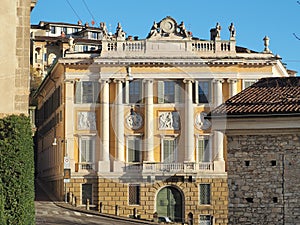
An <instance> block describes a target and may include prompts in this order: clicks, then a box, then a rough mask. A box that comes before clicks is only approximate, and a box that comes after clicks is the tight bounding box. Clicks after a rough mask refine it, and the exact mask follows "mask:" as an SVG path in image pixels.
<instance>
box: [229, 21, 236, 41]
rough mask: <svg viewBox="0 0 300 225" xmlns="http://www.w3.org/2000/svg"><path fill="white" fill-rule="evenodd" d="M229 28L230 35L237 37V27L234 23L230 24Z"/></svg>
mask: <svg viewBox="0 0 300 225" xmlns="http://www.w3.org/2000/svg"><path fill="white" fill-rule="evenodd" d="M228 29H229V32H230V37H231V38H234V37H235V27H234V25H233V23H231V24H230V26H229V27H228Z"/></svg>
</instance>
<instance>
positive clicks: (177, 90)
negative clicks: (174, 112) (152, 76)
mask: <svg viewBox="0 0 300 225" xmlns="http://www.w3.org/2000/svg"><path fill="white" fill-rule="evenodd" d="M180 102H181V87H180V84H179V83H178V82H175V103H180Z"/></svg>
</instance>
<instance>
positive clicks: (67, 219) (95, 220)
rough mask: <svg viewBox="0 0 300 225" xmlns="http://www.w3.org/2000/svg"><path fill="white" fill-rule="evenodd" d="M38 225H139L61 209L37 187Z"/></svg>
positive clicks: (36, 209) (36, 208) (36, 207)
mask: <svg viewBox="0 0 300 225" xmlns="http://www.w3.org/2000/svg"><path fill="white" fill-rule="evenodd" d="M35 211H36V212H35V214H36V216H35V218H36V225H77V224H84V225H96V224H97V225H126V224H128V225H138V224H140V223H132V222H128V221H122V220H116V219H112V218H107V217H102V216H98V215H90V214H86V213H82V212H76V211H72V210H68V209H64V208H61V207H59V206H57V205H55V204H54V203H53V202H52V201H51V200H50V199H49V198H48V196H47V194H46V193H45V192H44V191H43V190H42V189H41V188H40V187H39V186H36V197H35Z"/></svg>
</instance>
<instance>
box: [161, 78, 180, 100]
mask: <svg viewBox="0 0 300 225" xmlns="http://www.w3.org/2000/svg"><path fill="white" fill-rule="evenodd" d="M157 90H158V93H157V96H158V103H176V102H180V85H179V83H178V82H177V81H158V83H157Z"/></svg>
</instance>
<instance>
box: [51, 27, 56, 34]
mask: <svg viewBox="0 0 300 225" xmlns="http://www.w3.org/2000/svg"><path fill="white" fill-rule="evenodd" d="M50 33H51V34H55V33H56V27H54V26H51V27H50Z"/></svg>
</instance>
